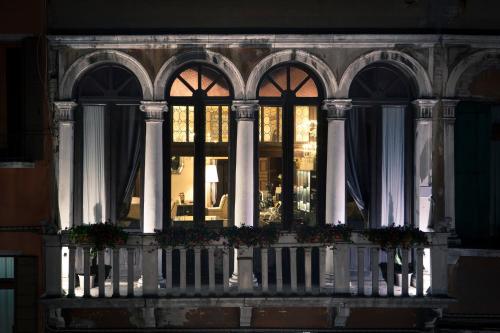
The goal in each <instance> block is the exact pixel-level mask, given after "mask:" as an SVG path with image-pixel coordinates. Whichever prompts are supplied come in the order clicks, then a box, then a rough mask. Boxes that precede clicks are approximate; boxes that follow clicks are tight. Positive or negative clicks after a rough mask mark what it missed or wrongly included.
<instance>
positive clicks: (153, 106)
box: [139, 101, 168, 122]
mask: <svg viewBox="0 0 500 333" xmlns="http://www.w3.org/2000/svg"><path fill="white" fill-rule="evenodd" d="M139 109H140V110H141V111H142V112H144V114H145V117H146V121H153V122H155V121H156V122H162V121H163V113H164V112H167V111H168V106H167V102H165V101H142V102H141V106H140V107H139Z"/></svg>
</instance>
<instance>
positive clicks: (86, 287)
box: [83, 247, 90, 297]
mask: <svg viewBox="0 0 500 333" xmlns="http://www.w3.org/2000/svg"><path fill="white" fill-rule="evenodd" d="M83 297H90V248H88V247H85V248H84V249H83Z"/></svg>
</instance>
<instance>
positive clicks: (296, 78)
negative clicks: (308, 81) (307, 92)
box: [290, 67, 308, 90]
mask: <svg viewBox="0 0 500 333" xmlns="http://www.w3.org/2000/svg"><path fill="white" fill-rule="evenodd" d="M306 77H308V75H307V73H306V72H304V71H303V70H302V69H300V68H297V67H290V90H295V88H297V86H298V85H299V83H301V82H302V81H303V80H304V79H305V78H306Z"/></svg>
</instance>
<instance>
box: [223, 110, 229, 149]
mask: <svg viewBox="0 0 500 333" xmlns="http://www.w3.org/2000/svg"><path fill="white" fill-rule="evenodd" d="M221 108H222V121H221V123H222V142H229V106H227V105H224V106H221Z"/></svg>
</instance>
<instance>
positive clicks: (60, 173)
mask: <svg viewBox="0 0 500 333" xmlns="http://www.w3.org/2000/svg"><path fill="white" fill-rule="evenodd" d="M54 105H55V107H56V114H57V119H58V121H59V125H58V130H59V142H58V144H59V154H58V169H57V200H58V207H59V223H60V227H61V230H64V229H66V228H71V227H72V226H73V182H74V180H73V170H74V148H75V140H74V130H75V122H74V120H73V119H74V118H73V111H74V109H75V107H76V106H77V104H76V103H75V102H72V101H59V102H54ZM52 250H54V251H58V252H60V257H59V256H56V257H54V258H51V259H50V260H52V261H53V262H54V263H57V261H58V258H62V260H59V262H60V263H61V266H60V271H59V268H58V269H57V270H55V271H54V272H51V273H52V274H58V273H60V274H61V280H60V281H58V282H57V284H56V285H58V286H59V287H58V288H59V292H60V289H61V287H62V289H63V290H65V291H67V290H68V274H69V260H68V258H69V249H68V247H66V246H65V247H62V248H61V250H60V251H59V250H58V249H57V248H54V249H52ZM56 266H59V265H58V264H56ZM53 278H54V276H53V277H52V279H53ZM59 283H60V284H59ZM51 292H54V291H51Z"/></svg>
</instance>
